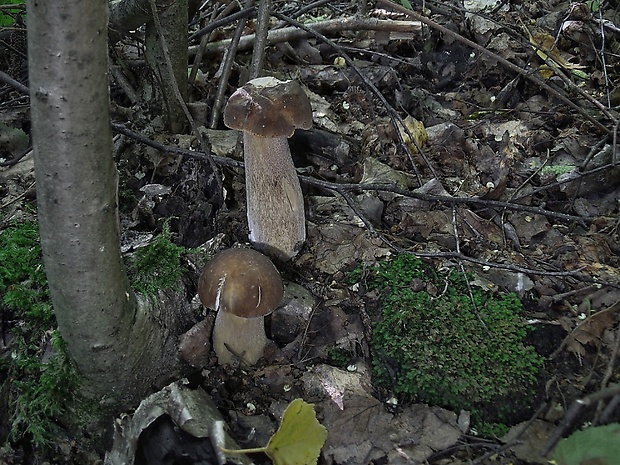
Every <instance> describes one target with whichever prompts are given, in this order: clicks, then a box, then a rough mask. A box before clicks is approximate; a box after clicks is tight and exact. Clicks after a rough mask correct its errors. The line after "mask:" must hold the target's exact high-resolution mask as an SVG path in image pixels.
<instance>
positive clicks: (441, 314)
mask: <svg viewBox="0 0 620 465" xmlns="http://www.w3.org/2000/svg"><path fill="white" fill-rule="evenodd" d="M353 278H354V279H362V278H363V279H364V282H365V283H366V286H367V287H368V288H369V289H371V290H373V289H374V290H378V291H380V305H381V314H380V317H379V319H380V321H378V322H377V324H376V325H375V326H374V328H373V340H372V353H373V373H374V378H375V383H376V385H377V386H378V387H380V388H384V389H386V390H390V391H392V392H394V393H395V394H397V395H399V396H400V397H401V398H404V399H410V400H415V401H418V402H426V403H429V404H433V405H441V406H445V407H448V408H451V409H453V410H456V411H458V410H461V409H465V410H469V411H471V412H472V415H473V416H474V419H475V420H481V419H483V418H484V419H485V420H486V421H489V422H497V421H503V420H504V418H505V417H506V416H507V415H510V414H512V410H513V409H515V408H518V405H519V404H518V403H517V402H516V401H517V399H519V401H523V399H524V397H525V398H527V397H528V396H531V395H532V393H533V392H534V391H535V387H536V385H537V374H538V371H539V369H540V367H541V364H542V361H541V359H540V357H539V356H538V355H537V354H536V352H535V351H534V349H533V348H532V347H530V346H526V345H524V343H523V338H524V336H525V335H526V328H525V326H524V325H523V324H522V322H521V317H520V316H519V314H520V311H521V303H520V301H519V299H518V298H517V296H516V295H515V294H513V293H509V294H501V295H497V296H495V295H492V294H490V293H488V292H484V291H482V290H480V289H477V288H471V295H470V288H468V286H467V282H466V278H465V277H464V276H463V275H462V274H461V273H456V272H454V273H450V274H445V273H437V272H435V271H434V270H432V269H431V268H430V267H428V266H426V265H424V264H423V262H422V261H420V260H419V259H418V258H416V257H414V256H413V255H410V254H401V255H398V256H396V257H395V258H394V259H393V260H391V261H386V262H382V263H379V264H377V265H376V266H374V267H372V268H370V269H368V270H366V272H365V274H361V272H360V271H359V270H358V271H357V272H356V274H354V275H353ZM414 284H415V285H414ZM420 289H422V290H420ZM472 296H473V301H472Z"/></svg>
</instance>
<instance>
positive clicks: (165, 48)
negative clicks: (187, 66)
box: [149, 0, 224, 192]
mask: <svg viewBox="0 0 620 465" xmlns="http://www.w3.org/2000/svg"><path fill="white" fill-rule="evenodd" d="M149 2H150V5H151V13H152V15H153V22H154V24H155V28H156V30H157V35H158V36H159V41H160V44H161V48H162V51H163V54H164V59H165V60H166V68H167V70H168V73H169V75H170V82H171V83H172V89H173V91H174V96H175V98H176V99H177V101H178V102H179V105H180V106H181V109H182V110H183V113H184V114H185V117H186V118H187V121H188V122H189V124H190V126H191V128H192V132H193V133H194V136H196V140H197V141H198V143H199V144H200V146H201V148H202V150H203V152H204V153H205V155H207V158H206V160H207V163H208V164H209V165H210V167H211V170H212V171H213V175H214V176H215V181H216V183H217V189H218V192H223V191H224V188H223V185H222V179H221V178H220V175H219V172H218V170H217V169H216V167H215V163H214V162H213V159H212V158H211V157H210V156H208V153H209V152H208V150H207V147H206V144H205V142H204V139H203V138H202V136H201V135H200V132H199V131H198V127H197V126H196V122H195V121H194V118H192V115H191V113H190V112H189V109H188V108H187V105H186V104H185V100H183V96H182V95H181V91H180V89H179V85H178V83H177V80H176V77H175V75H174V69H173V66H172V61H171V60H170V50H169V49H168V44H167V43H166V38H165V37H164V34H163V28H162V25H161V21H160V20H159V14H158V13H157V5H156V4H155V0H149Z"/></svg>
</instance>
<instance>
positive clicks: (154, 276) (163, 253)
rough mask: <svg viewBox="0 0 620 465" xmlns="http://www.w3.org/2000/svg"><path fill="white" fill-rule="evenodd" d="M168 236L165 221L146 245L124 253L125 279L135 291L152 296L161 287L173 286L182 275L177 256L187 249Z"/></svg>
mask: <svg viewBox="0 0 620 465" xmlns="http://www.w3.org/2000/svg"><path fill="white" fill-rule="evenodd" d="M170 238H171V234H170V229H169V228H168V226H167V225H166V226H164V230H163V231H162V233H161V234H159V235H158V236H156V237H155V238H154V239H153V240H152V241H151V243H150V244H149V245H147V246H145V247H141V248H139V249H137V250H136V251H135V252H134V253H133V254H131V255H130V256H128V257H127V267H128V271H129V279H130V280H131V283H132V286H133V288H134V289H135V290H136V291H137V292H140V293H142V294H144V295H148V296H153V295H155V294H157V292H158V291H160V290H161V289H171V288H174V287H175V286H176V285H177V284H178V282H179V279H181V277H182V276H183V273H184V269H183V267H182V265H181V257H182V255H183V254H184V253H186V252H187V250H186V249H185V248H183V247H180V246H178V245H176V244H174V243H173V242H172V241H171V240H170Z"/></svg>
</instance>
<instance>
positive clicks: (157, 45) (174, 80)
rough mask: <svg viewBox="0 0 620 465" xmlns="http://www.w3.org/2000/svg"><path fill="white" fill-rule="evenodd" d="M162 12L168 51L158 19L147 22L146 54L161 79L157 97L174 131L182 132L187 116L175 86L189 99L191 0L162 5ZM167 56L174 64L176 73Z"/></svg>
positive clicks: (184, 97)
mask: <svg viewBox="0 0 620 465" xmlns="http://www.w3.org/2000/svg"><path fill="white" fill-rule="evenodd" d="M158 8H159V7H158ZM158 14H159V21H160V23H161V25H162V33H163V36H164V39H165V43H166V45H167V47H166V48H167V50H165V49H164V48H163V47H162V43H161V40H160V37H159V31H158V30H157V27H156V24H155V22H154V21H149V22H148V23H147V24H146V34H145V43H146V51H145V54H146V59H147V61H148V63H149V65H150V67H151V69H152V70H153V72H154V73H155V75H156V78H157V81H158V82H159V88H158V89H157V98H158V100H159V101H160V102H161V103H162V106H163V108H164V109H165V112H166V117H167V118H166V123H167V127H168V129H169V130H170V131H171V132H173V133H180V132H181V131H182V130H183V126H185V123H186V122H187V119H186V117H185V113H184V112H183V107H182V106H181V103H180V102H179V99H178V97H177V92H176V89H175V85H176V86H178V90H179V93H180V96H181V98H182V99H183V101H187V57H188V54H187V0H176V1H175V2H174V3H173V4H172V5H170V6H168V7H166V8H165V9H163V8H159V10H158ZM166 55H167V56H168V57H169V59H170V61H171V64H172V72H173V74H172V75H171V74H170V70H169V68H168V65H167V63H166V61H167V60H166Z"/></svg>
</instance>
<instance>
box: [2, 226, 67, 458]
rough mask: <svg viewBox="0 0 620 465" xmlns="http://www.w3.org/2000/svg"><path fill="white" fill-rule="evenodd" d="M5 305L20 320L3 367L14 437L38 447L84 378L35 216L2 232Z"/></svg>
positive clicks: (3, 300) (12, 329) (8, 313)
mask: <svg viewBox="0 0 620 465" xmlns="http://www.w3.org/2000/svg"><path fill="white" fill-rule="evenodd" d="M0 263H2V267H0V296H2V297H1V300H0V306H1V307H2V309H3V311H4V312H6V314H7V315H11V320H12V321H14V322H15V324H14V325H13V326H12V327H9V329H8V331H9V332H10V334H12V336H13V337H14V339H13V342H12V348H11V349H12V353H11V359H10V360H5V362H4V363H3V364H2V366H1V367H0V379H3V380H4V381H3V386H4V387H5V388H8V392H9V407H10V410H9V412H7V414H8V416H9V420H10V425H11V436H12V438H13V439H19V438H21V437H24V436H27V437H30V438H31V440H32V441H33V443H34V444H35V445H37V446H42V445H45V444H46V443H47V442H48V441H49V440H50V439H51V436H52V431H53V430H54V424H55V421H56V419H58V418H59V417H61V416H62V415H63V414H64V412H65V411H66V408H67V405H66V401H67V399H72V398H74V394H75V392H76V390H77V388H78V384H79V378H78V375H77V372H76V370H75V368H74V366H73V365H72V364H71V362H70V361H69V358H68V356H67V353H66V350H65V348H64V344H63V342H62V339H61V338H60V335H59V334H58V332H57V331H56V330H55V327H56V322H55V319H54V315H53V313H52V305H51V302H50V297H49V292H48V287H47V278H46V276H45V270H44V267H43V262H42V254H41V247H40V244H39V233H38V228H37V224H36V223H35V222H34V221H22V222H19V221H13V222H10V223H9V225H8V227H7V228H6V229H4V230H2V231H1V232H0Z"/></svg>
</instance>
